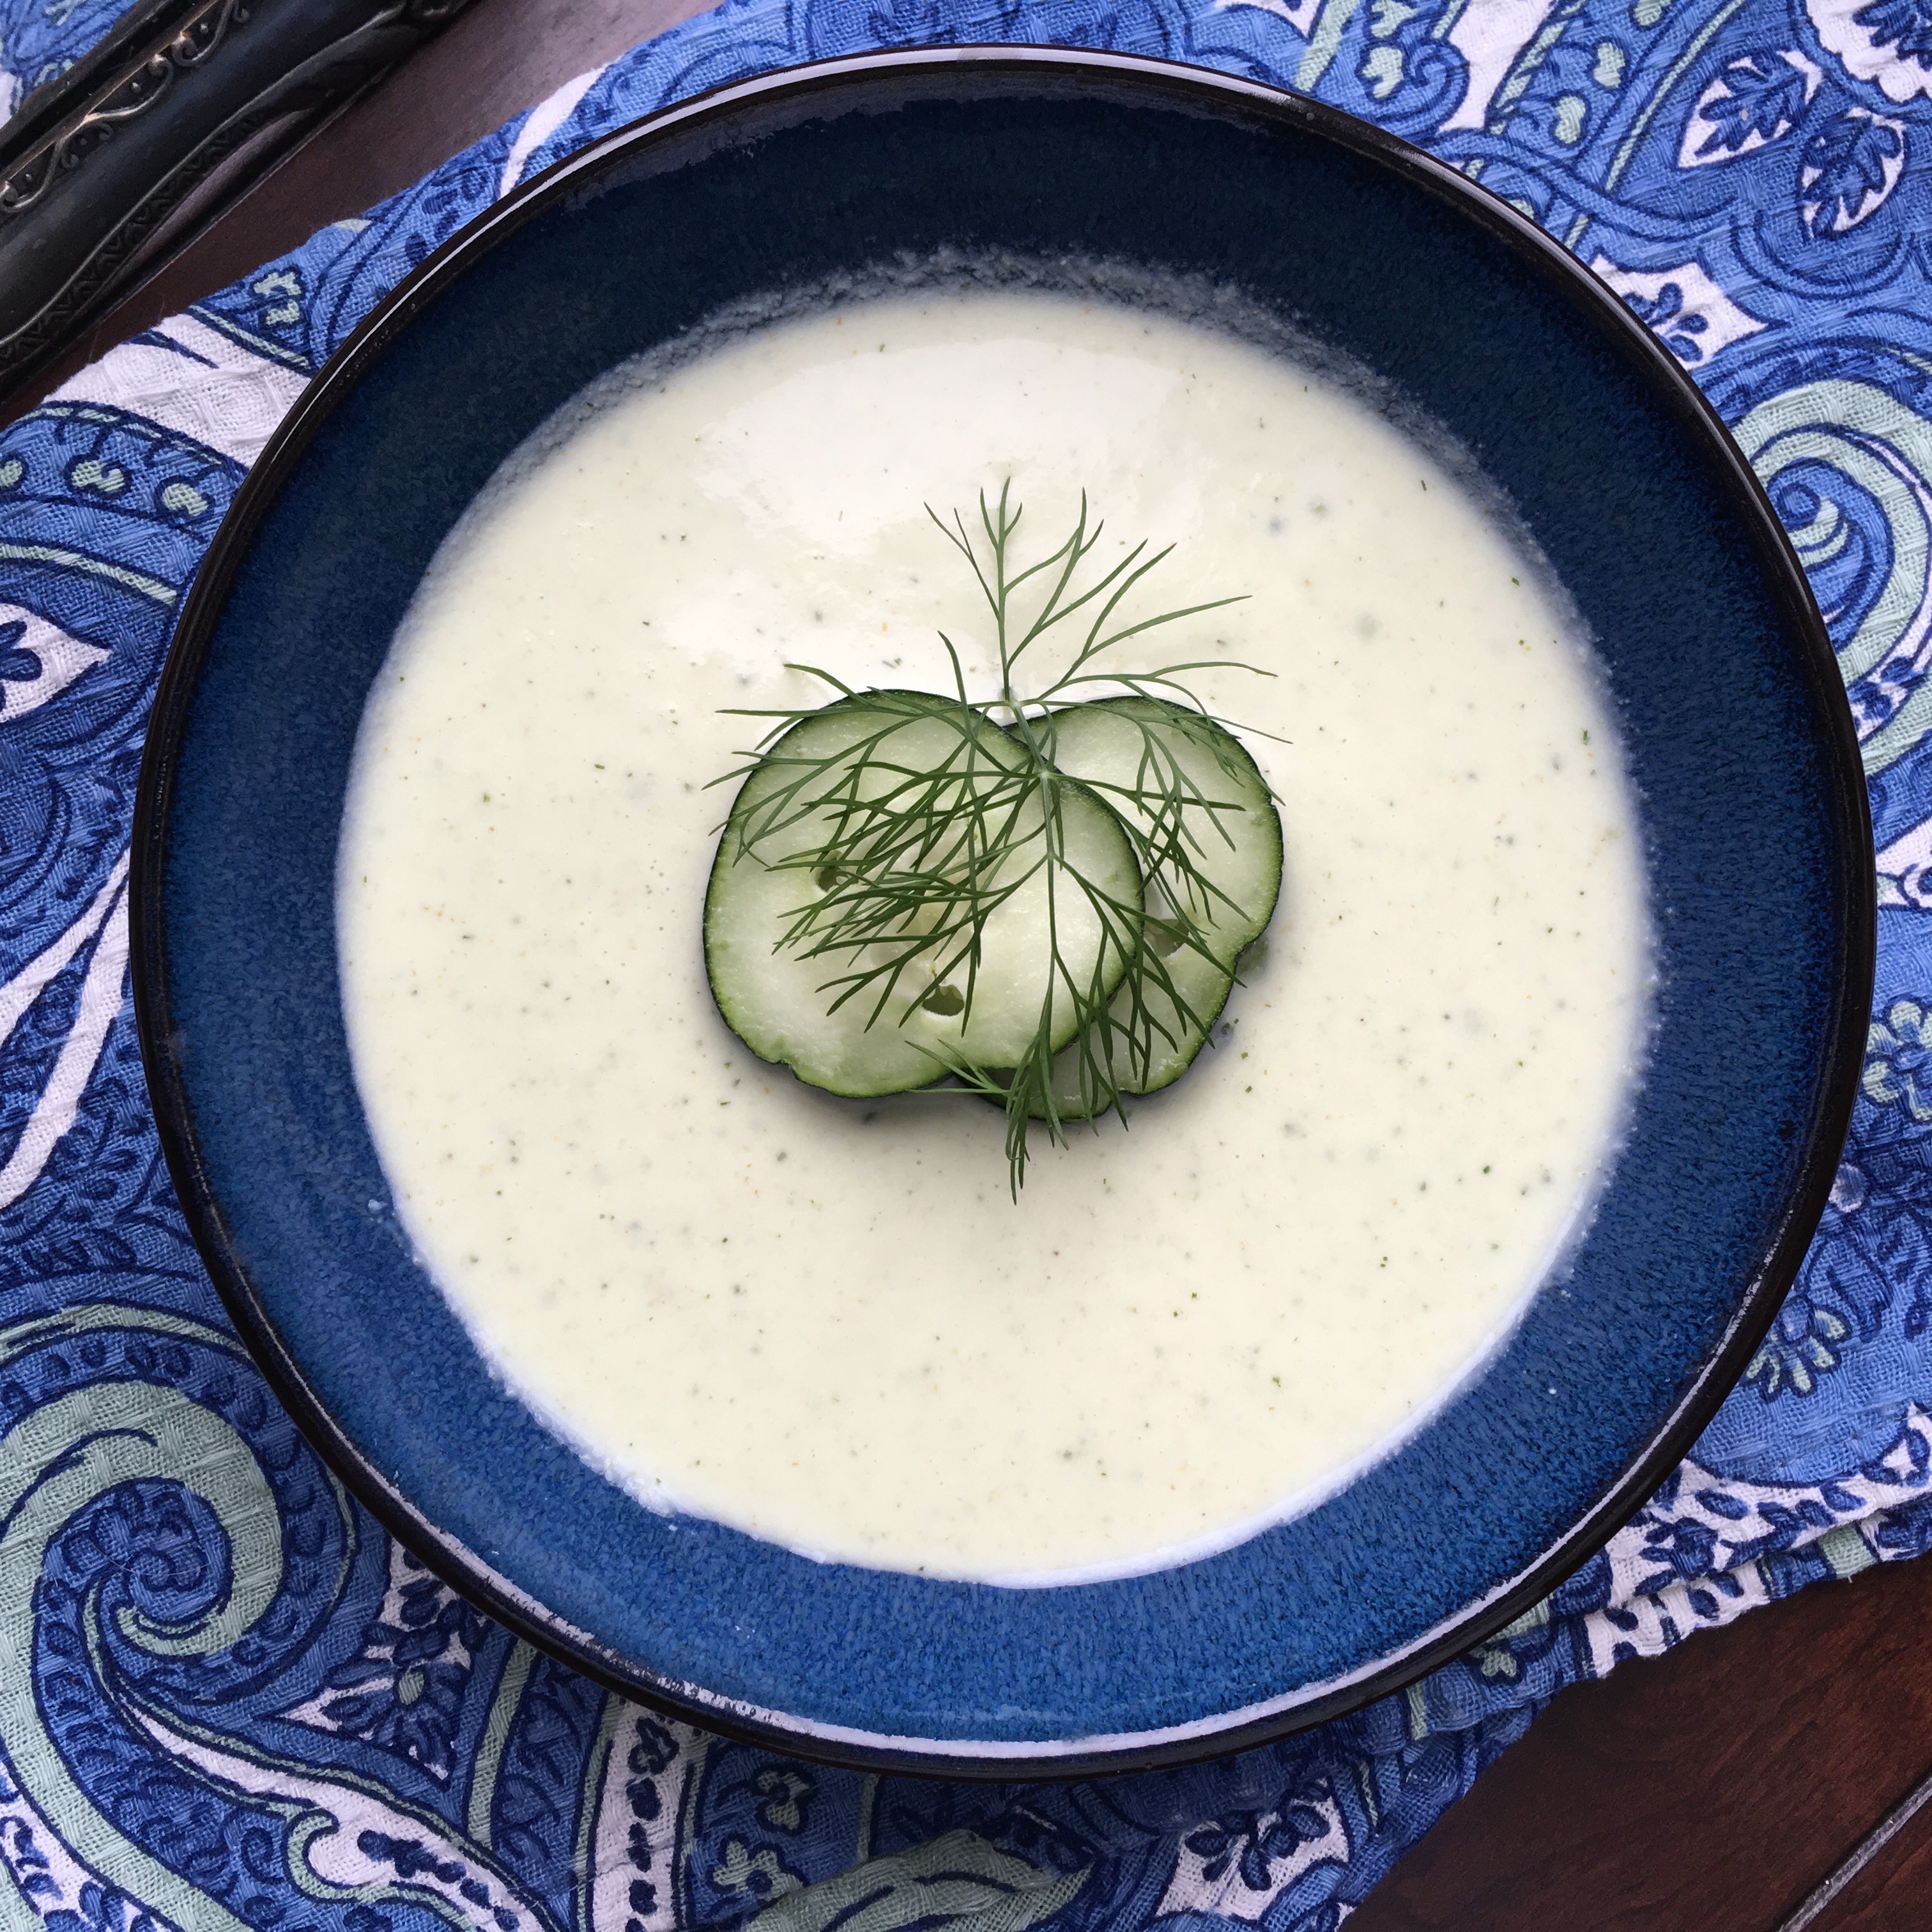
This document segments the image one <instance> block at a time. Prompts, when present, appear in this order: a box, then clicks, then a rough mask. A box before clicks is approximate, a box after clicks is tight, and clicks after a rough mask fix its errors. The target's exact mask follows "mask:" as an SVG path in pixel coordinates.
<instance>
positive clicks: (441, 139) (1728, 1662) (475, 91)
mask: <svg viewBox="0 0 1932 1932" xmlns="http://www.w3.org/2000/svg"><path fill="white" fill-rule="evenodd" d="M697 10H698V7H697V4H695V0H478V5H476V6H475V7H474V8H473V9H472V10H471V11H470V12H469V13H466V15H464V16H463V17H462V18H460V20H458V22H457V23H456V24H455V26H452V28H450V29H449V31H448V32H447V33H446V34H444V35H443V37H441V38H440V39H438V40H435V41H434V42H432V43H431V44H430V45H429V46H427V47H425V49H422V52H419V53H418V54H417V55H415V56H413V58H411V59H410V61H409V62H407V64H406V65H404V66H403V67H402V68H400V69H399V70H398V71H396V72H395V74H393V75H392V77H390V78H389V80H386V82H385V83H383V86H382V87H381V88H380V90H378V91H377V92H375V93H374V94H372V95H369V96H368V97H366V98H364V99H363V100H362V101H359V102H358V103H356V104H355V105H353V107H350V108H349V109H348V110H346V111H345V112H344V113H343V114H342V115H340V116H339V117H338V118H337V119H336V120H335V121H334V122H332V124H330V125H329V127H327V128H326V129H325V130H323V132H322V133H320V135H318V136H317V137H316V138H315V139H314V140H313V141H311V142H310V143H309V145H308V146H307V147H305V148H303V149H302V151H300V152H299V153H298V154H296V155H295V156H294V157H293V158H292V159H290V160H287V161H285V162H284V163H282V165H281V166H280V167H279V168H278V169H277V170H276V171H275V172H274V173H273V174H272V175H269V177H268V178H266V179H265V180H264V181H262V182H261V183H260V184H259V185H258V186H257V187H256V188H255V189H254V190H253V191H252V192H251V193H250V194H249V195H248V196H246V197H245V199H243V200H242V202H239V204H238V205H237V206H236V208H234V209H233V211H231V212H230V213H229V214H228V216H226V217H225V218H224V220H223V221H222V222H221V223H220V224H219V226H217V227H216V228H215V229H213V230H212V231H211V232H210V233H208V234H207V235H205V236H203V237H202V239H201V240H200V241H199V242H197V243H196V244H195V245H194V246H193V248H190V250H189V251H187V252H186V253H185V254H182V255H181V256H180V257H178V258H177V259H176V260H175V261H174V262H173V263H171V264H170V265H169V266H168V267H167V268H166V269H164V270H163V272H161V273H160V275H159V276H158V277H157V278H156V279H155V280H154V281H153V282H151V283H150V284H148V286H147V287H145V289H143V290H141V291H140V292H139V293H138V294H137V295H136V296H134V297H133V298H131V299H130V300H129V301H128V302H127V303H125V304H124V305H122V307H121V308H120V309H118V310H117V311H115V314H113V316H111V317H109V318H108V320H107V322H105V323H103V324H102V325H101V326H100V327H98V328H97V329H95V330H94V331H93V332H92V334H91V335H89V337H88V338H87V339H86V341H84V342H83V343H81V344H79V345H77V347H76V348H75V350H74V353H72V354H71V356H68V358H66V359H65V361H64V362H62V364H60V365H58V366H57V367H56V368H55V369H53V370H52V371H49V373H48V374H46V376H44V377H42V378H40V380H38V381H37V383H35V384H34V386H33V387H32V388H31V390H29V391H28V392H23V393H21V394H19V395H15V396H13V397H12V398H9V399H7V401H6V402H5V404H0V422H4V421H5V420H7V419H10V417H11V416H13V415H16V414H17V413H20V410H23V409H25V408H26V407H30V406H31V404H32V403H33V402H34V401H37V400H38V398H39V397H40V395H43V394H45V393H46V392H48V391H49V390H51V389H53V388H55V386H58V383H60V382H61V381H62V380H65V377H67V376H68V375H70V374H73V373H74V371H76V370H77V369H79V368H81V367H82V366H83V365H85V364H86V363H87V362H91V361H92V360H93V359H95V358H96V357H97V356H100V355H101V354H103V353H104V352H105V351H106V350H107V349H108V348H110V347H112V346H113V344H115V342H118V341H122V340H124V339H125V338H127V337H128V336H130V335H133V334H135V333H136V332H138V331H139V330H140V329H144V328H146V327H148V326H150V325H151V323H154V322H155V321H157V320H160V318H161V317H163V316H166V315H169V314H173V313H175V311H178V310H179V309H181V308H184V307H185V306H186V305H187V304H188V303H189V302H192V301H193V300H195V299H197V298H198V297H199V296H203V295H205V294H207V293H211V291H212V290H215V289H217V288H219V287H222V286H223V284H226V283H227V282H229V281H233V279H234V278H236V277H237V276H239V275H243V274H245V273H246V272H248V270H249V269H252V268H254V267H255V266H257V264H258V263H261V262H262V261H263V260H266V259H267V258H268V257H271V256H272V255H275V254H278V253H281V252H282V251H285V250H287V249H288V248H291V247H293V245H296V243H298V242H300V241H302V239H304V237H305V236H308V234H310V233H312V232H313V231H314V229H317V228H318V227H320V226H322V225H323V223H326V222H329V221H332V220H338V219H340V218H341V217H343V216H345V215H350V214H356V213H358V212H359V211H362V209H364V208H367V207H368V206H369V205H371V204H372V203H373V202H377V201H379V200H380V199H383V197H384V196H386V195H389V194H391V193H395V191H396V190H398V189H400V188H402V187H407V185H408V184H410V182H412V181H414V180H416V178H418V177H419V175H422V174H423V173H425V172H427V171H428V169H430V168H431V167H434V166H435V165H436V164H437V163H438V162H440V161H441V160H445V159H446V158H447V157H449V155H451V154H455V153H456V152H458V151H459V150H460V149H461V148H463V147H464V146H466V145H467V144H468V143H469V142H471V141H472V140H474V139H477V138H478V136H481V135H483V134H485V133H488V132H489V131H490V130H491V129H492V128H493V127H496V126H498V125H499V124H501V123H502V121H505V120H507V119H508V118H509V117H510V116H511V115H513V114H514V113H517V112H518V111H519V110H520V109H522V108H523V107H527V106H529V105H530V104H532V103H533V102H535V101H538V100H541V98H543V97H544V95H547V94H548V93H549V92H551V91H552V90H553V89H554V88H556V86H559V85H560V84H561V83H562V82H564V81H565V80H568V79H569V78H570V77H571V76H572V75H573V74H578V73H580V72H582V71H584V70H585V69H586V68H590V67H593V66H595V65H598V64H599V63H601V62H604V61H607V60H609V59H610V58H612V57H613V55H616V54H618V53H620V52H622V51H623V50H624V49H625V48H626V47H628V46H631V45H632V44H634V43H635V42H637V41H638V40H642V39H644V38H646V37H648V36H649V35H650V34H655V33H657V32H659V31H661V30H662V29H663V28H665V27H667V26H670V25H671V24H673V23H674V22H675V21H676V20H680V19H682V18H684V17H685V16H686V15H688V14H689V13H694V12H696V11H697ZM1927 1631H1932V1559H1927V1560H1926V1561H1924V1562H1919V1563H1908V1564H1902V1565H1896V1566H1894V1567H1891V1568H1881V1569H1876V1570H1872V1571H1867V1572H1866V1573H1865V1574H1864V1575H1862V1576H1861V1577H1857V1578H1856V1579H1855V1580H1853V1581H1852V1582H1850V1583H1835V1584H1820V1585H1817V1586H1814V1588H1812V1589H1810V1590H1808V1591H1806V1592H1803V1593H1802V1595H1799V1596H1797V1597H1796V1598H1792V1599H1790V1601H1787V1602H1785V1603H1783V1604H1774V1605H1772V1606H1770V1607H1768V1608H1766V1609H1763V1610H1757V1611H1755V1612H1753V1613H1751V1614H1750V1615H1748V1616H1745V1618H1743V1619H1741V1620H1740V1621H1739V1622H1737V1623H1736V1624H1734V1625H1731V1626H1730V1628H1727V1629H1725V1630H1721V1631H1710V1632H1707V1633H1705V1634H1702V1635H1700V1636H1697V1637H1693V1638H1692V1639H1691V1640H1690V1641H1689V1642H1688V1643H1686V1644H1685V1645H1684V1646H1682V1647H1681V1648H1679V1649H1677V1650H1675V1651H1673V1652H1671V1653H1670V1655H1667V1656H1665V1657H1663V1658H1658V1659H1655V1660H1654V1661H1649V1662H1643V1663H1637V1664H1627V1665H1625V1667H1623V1668H1622V1670H1619V1671H1618V1672H1617V1673H1616V1674H1615V1675H1614V1676H1613V1677H1611V1678H1610V1679H1607V1681H1605V1682H1603V1683H1601V1684H1593V1685H1584V1686H1582V1687H1580V1688H1577V1689H1576V1690H1574V1691H1568V1692H1566V1693H1565V1694H1564V1695H1562V1697H1559V1699H1558V1700H1557V1701H1556V1703H1555V1704H1554V1705H1553V1706H1552V1707H1551V1709H1550V1710H1549V1711H1548V1712H1546V1713H1545V1714H1544V1716H1543V1717H1542V1718H1541V1719H1540V1720H1539V1721H1538V1723H1537V1724H1536V1725H1535V1727H1534V1729H1533V1730H1532V1731H1531V1733H1530V1734H1529V1736H1528V1737H1527V1738H1526V1739H1525V1740H1524V1741H1523V1742H1522V1743H1520V1744H1519V1745H1517V1747H1516V1748H1514V1750H1513V1751H1511V1752H1510V1753H1509V1754H1508V1755H1507V1756H1506V1757H1504V1758H1503V1759H1502V1760H1501V1761H1500V1762H1499V1763H1498V1764H1497V1765H1496V1766H1494V1767H1493V1769H1491V1770H1490V1772H1487V1774H1486V1775H1485V1776H1484V1778H1483V1780H1482V1781H1481V1784H1479V1785H1478V1787H1477V1789H1476V1790H1475V1792H1474V1793H1472V1796H1470V1797H1469V1798H1468V1799H1466V1800H1465V1801H1464V1802H1463V1803H1462V1804H1461V1805H1458V1806H1457V1807H1456V1808H1454V1810H1453V1811H1451V1813H1450V1814H1449V1816H1448V1818H1447V1819H1446V1820H1445V1821H1444V1822H1443V1823H1442V1824H1441V1825H1439V1826H1438V1827H1437V1828H1436V1830H1435V1831H1434V1832H1433V1833H1432V1834H1431V1835H1430V1836H1429V1837H1428V1838H1426V1839H1424V1841H1423V1842H1422V1843H1421V1845H1420V1846H1418V1847H1417V1848H1416V1849H1415V1850H1414V1851H1413V1852H1411V1853H1410V1855H1409V1857H1408V1858H1407V1859H1406V1861H1404V1862H1403V1864H1402V1865H1401V1866H1400V1867H1398V1868H1397V1871H1396V1873H1394V1876H1393V1877H1391V1879H1389V1880H1388V1882H1387V1883H1386V1884H1385V1885H1383V1886H1382V1888H1381V1889H1380V1890H1379V1891H1377V1892H1376V1894H1374V1896H1373V1897H1371V1898H1370V1900H1369V1902H1368V1903H1367V1905H1366V1906H1364V1908H1363V1909H1362V1910H1361V1912H1359V1913H1358V1915H1356V1916H1355V1918H1353V1919H1352V1920H1351V1921H1350V1927H1351V1932H1451V1928H1454V1932H1776V1928H1778V1927H1780V1926H1781V1925H1782V1924H1784V1921H1785V1920H1786V1919H1787V1917H1788V1916H1789V1915H1790V1914H1791V1913H1792V1912H1793V1911H1794V1910H1795V1909H1797V1908H1798V1907H1799V1905H1800V1904H1801V1903H1802V1901H1803V1900H1805V1898H1806V1897H1807V1895H1808V1894H1809V1893H1810V1892H1811V1891H1812V1890H1813V1889H1814V1888H1815V1887H1816V1886H1817V1885H1819V1884H1820V1882H1821V1881H1823V1879H1826V1877H1827V1876H1829V1874H1830V1873H1832V1871H1833V1870H1835V1867H1838V1865H1839V1864H1840V1863H1841V1861H1843V1859H1844V1858H1846V1855H1848V1854H1849V1853H1850V1852H1852V1850H1853V1849H1854V1848H1855V1846H1857V1845H1858V1842H1859V1841H1860V1840H1861V1838H1864V1835H1866V1834H1867V1832H1870V1830H1871V1829H1872V1828H1873V1826H1876V1824H1878V1823H1879V1821H1880V1820H1882V1818H1884V1817H1885V1815H1886V1814H1888V1812H1889V1811H1891V1809H1892V1808H1893V1807H1894V1805H1897V1803H1898V1802H1899V1801H1900V1799H1902V1798H1903V1797H1904V1796H1905V1795H1906V1793H1908V1792H1909V1791H1910V1790H1912V1787H1914V1785H1915V1784H1917V1783H1918V1781H1919V1780H1920V1779H1921V1778H1923V1777H1924V1776H1925V1775H1927V1772H1932V1648H1928V1645H1927V1640H1926V1637H1925V1635H1924V1633H1926V1632H1927ZM1928 1897H1932V1805H1928V1806H1927V1808H1926V1809H1925V1810H1924V1811H1921V1812H1920V1813H1919V1814H1918V1815H1917V1816H1916V1817H1915V1818H1914V1819H1913V1820H1912V1822H1911V1823H1909V1825H1907V1826H1906V1827H1905V1828H1904V1829H1903V1830H1902V1831H1901V1832H1900V1833H1899V1834H1898V1835H1897V1837H1896V1838H1894V1839H1892V1840H1891V1841H1890V1843H1888V1844H1887V1845H1886V1846H1885V1847H1884V1849H1882V1851H1881V1852H1879V1854H1878V1855H1876V1857H1875V1858H1873V1860H1872V1861H1871V1863H1870V1864H1869V1865H1868V1866H1867V1867H1866V1868H1865V1869H1864V1870H1863V1871H1862V1872H1861V1873H1859V1874H1858V1876H1857V1877H1856V1878H1855V1879H1853V1880H1852V1882H1851V1883H1850V1884H1849V1885H1847V1886H1846V1888H1845V1890H1844V1891H1843V1892H1842V1893H1841V1894H1840V1895H1839V1896H1838V1897H1837V1898H1836V1899H1835V1900H1833V1902H1832V1903H1831V1904H1830V1905H1829V1906H1828V1907H1827V1908H1826V1909H1825V1911H1824V1912H1823V1913H1822V1914H1821V1915H1820V1916H1819V1917H1818V1918H1816V1919H1815V1920H1814V1921H1813V1923H1812V1925H1811V1927H1809V1928H1808V1932H1901V1928H1910V1927H1918V1926H1924V1925H1932V1903H1927V1899H1928Z"/></svg>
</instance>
